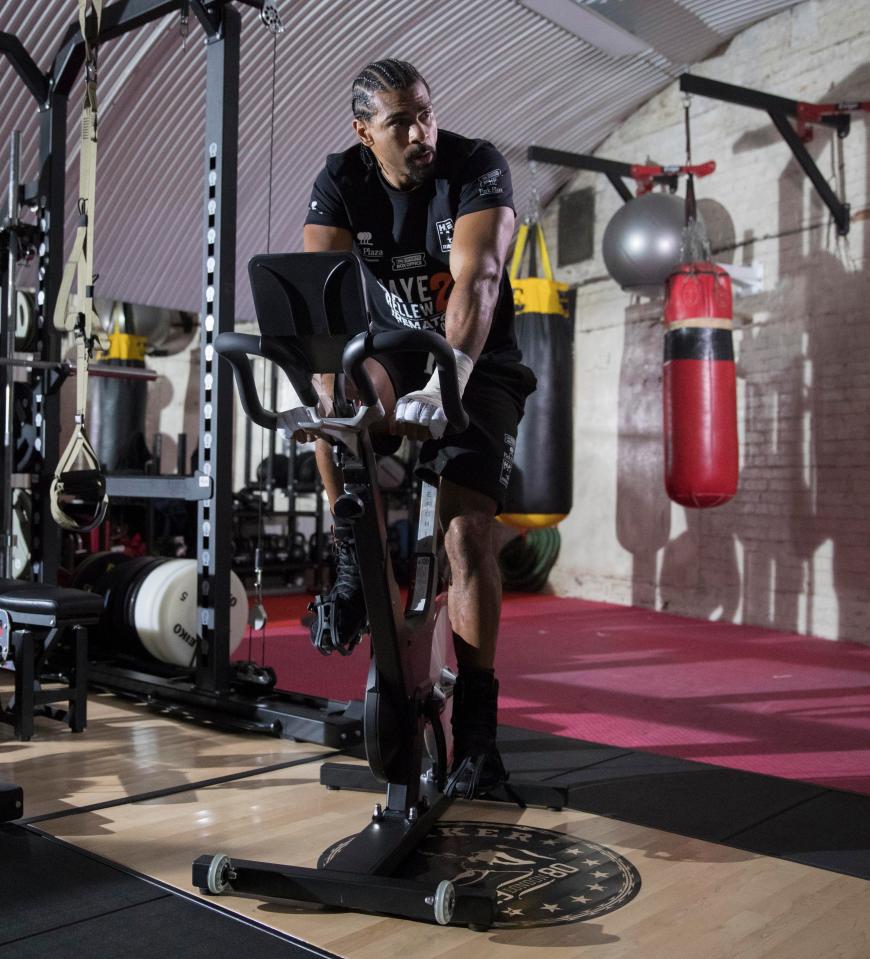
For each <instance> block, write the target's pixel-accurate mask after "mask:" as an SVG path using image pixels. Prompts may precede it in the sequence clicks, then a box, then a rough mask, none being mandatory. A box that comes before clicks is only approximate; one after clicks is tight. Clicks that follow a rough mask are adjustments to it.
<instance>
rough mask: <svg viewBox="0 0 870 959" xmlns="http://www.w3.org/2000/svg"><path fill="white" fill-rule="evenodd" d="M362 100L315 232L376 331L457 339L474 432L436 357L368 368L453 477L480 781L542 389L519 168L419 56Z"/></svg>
mask: <svg viewBox="0 0 870 959" xmlns="http://www.w3.org/2000/svg"><path fill="white" fill-rule="evenodd" d="M352 107H353V115H354V119H353V128H354V131H355V132H356V136H357V138H358V141H359V142H358V143H357V144H356V145H355V146H354V147H352V148H351V149H349V150H346V151H345V152H344V153H339V154H333V155H331V156H329V157H328V158H327V161H326V166H325V167H324V169H323V170H322V171H321V173H320V175H319V176H318V177H317V180H316V182H315V185H314V189H313V192H312V194H311V201H310V204H309V209H308V215H307V218H306V220H305V227H304V245H305V250H306V251H307V252H316V251H328V250H354V251H355V252H356V254H357V256H358V257H359V259H360V260H361V261H362V263H363V266H364V269H363V274H364V277H365V283H366V287H367V296H368V300H369V307H370V310H371V319H372V325H373V327H374V328H375V329H376V330H388V329H396V328H401V327H403V326H404V327H413V328H415V329H425V330H435V331H437V332H439V333H441V334H442V335H443V336H445V337H446V338H447V341H448V343H449V344H450V345H451V346H452V347H453V351H454V355H455V357H456V367H457V373H458V377H459V384H460V391H461V392H462V393H463V404H464V406H465V408H466V411H467V413H468V415H469V417H470V420H471V423H470V426H469V428H468V429H467V430H466V431H465V432H463V433H462V434H461V435H451V434H449V433H447V434H445V426H446V420H445V416H444V411H443V409H442V406H441V395H440V389H439V386H438V378H437V373H435V374H433V375H432V376H431V377H430V376H429V375H428V374H427V372H426V369H425V363H426V358H425V357H423V356H421V355H419V354H407V355H404V356H398V357H390V358H388V359H387V358H384V359H379V360H377V361H375V360H368V361H367V368H368V370H369V373H370V375H371V377H372V380H373V382H374V384H375V386H376V388H377V390H378V393H379V395H380V397H381V401H382V403H383V405H384V408H385V410H386V413H387V416H388V419H389V423H390V430H391V432H394V433H396V434H400V435H405V436H409V437H411V438H413V439H420V440H423V441H424V442H423V444H422V447H421V453H420V465H419V471H421V472H424V473H428V474H429V475H430V476H431V475H432V474H435V475H437V476H439V477H440V481H441V523H442V528H443V530H444V543H445V549H446V552H447V557H448V560H449V562H450V570H451V585H450V588H449V591H448V608H449V612H450V620H451V623H452V626H453V630H454V645H455V648H456V656H457V662H458V667H459V668H458V678H457V684H456V689H455V692H454V706H453V728H454V766H453V774H452V777H451V786H452V789H453V790H454V791H455V792H458V793H460V794H462V795H468V796H471V795H473V794H474V793H475V792H482V791H485V790H486V788H488V787H491V786H492V785H494V784H495V783H497V782H499V781H501V780H502V779H503V778H504V777H505V772H504V767H503V766H502V762H501V757H500V756H499V753H498V749H497V748H496V716H497V704H498V681H497V680H496V678H495V674H494V670H493V663H494V659H495V648H496V638H497V635H498V623H499V615H500V610H501V577H500V573H499V568H498V561H497V556H496V551H495V547H494V542H493V519H494V517H495V515H496V513H497V512H498V511H499V510H500V509H501V507H502V504H503V502H504V494H505V492H506V489H507V484H508V480H509V478H510V472H511V466H512V463H513V450H514V445H515V440H516V433H517V425H518V423H519V420H520V418H521V417H522V413H523V406H524V402H525V399H526V397H527V396H528V394H529V393H531V392H532V391H533V390H534V388H535V379H534V376H533V375H532V373H531V371H530V370H529V369H528V368H527V367H525V366H523V365H522V364H521V363H520V362H519V360H520V354H519V351H518V350H517V346H516V341H515V339H514V334H513V297H512V293H511V288H510V283H509V280H508V278H507V274H506V272H505V268H504V265H505V256H506V253H507V250H508V246H509V244H510V241H511V237H512V235H513V231H514V219H515V215H514V210H513V206H512V190H511V181H510V171H509V169H508V165H507V162H506V161H505V159H504V157H503V156H502V155H501V154H500V153H499V152H498V151H497V150H496V149H495V148H494V147H493V146H492V145H491V144H490V143H487V142H486V141H483V140H469V139H466V138H464V137H460V136H457V135H456V134H453V133H448V132H446V131H443V130H442V131H440V132H439V130H438V126H437V123H436V120H435V113H434V111H433V109H432V103H431V100H430V95H429V86H428V84H427V83H426V81H425V80H424V79H423V77H422V76H421V75H420V74H419V73H418V71H417V70H416V69H415V68H414V67H413V66H412V65H411V64H409V63H407V62H405V61H402V60H381V61H378V62H376V63H371V64H369V65H368V66H367V67H366V68H365V69H364V70H363V71H362V73H361V74H360V75H359V77H357V79H356V80H355V81H354V84H353V90H352ZM316 456H317V463H318V467H319V469H320V472H321V476H322V477H323V481H324V485H325V488H326V491H327V495H328V497H329V501H330V503H331V504H332V503H334V501H335V499H336V498H337V497H338V496H339V495H340V493H341V485H340V479H339V476H338V474H337V471H336V468H335V466H334V463H333V460H332V456H331V450H330V448H329V445H328V444H327V443H326V442H325V441H322V440H320V441H318V444H317V448H316ZM351 536H352V533H351V530H350V528H349V527H345V526H342V525H341V524H340V523H336V526H335V539H336V548H337V560H338V562H337V565H338V570H337V577H336V582H335V585H334V587H333V590H332V593H331V595H330V597H329V598H330V599H331V600H333V601H334V604H335V607H334V608H335V611H336V617H337V627H338V629H339V633H340V635H339V636H338V639H337V642H338V644H339V645H340V646H342V647H349V646H351V645H353V643H354V642H356V641H357V639H358V637H359V633H360V631H361V630H362V629H363V628H364V626H365V609H364V605H363V601H362V595H361V590H360V584H359V575H358V570H357V564H356V555H355V549H354V545H353V542H352V539H351ZM322 651H326V652H329V651H331V650H322Z"/></svg>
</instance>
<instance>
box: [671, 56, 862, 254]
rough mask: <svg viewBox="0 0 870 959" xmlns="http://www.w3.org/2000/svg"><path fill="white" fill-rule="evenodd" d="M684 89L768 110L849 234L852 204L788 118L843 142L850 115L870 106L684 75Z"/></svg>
mask: <svg viewBox="0 0 870 959" xmlns="http://www.w3.org/2000/svg"><path fill="white" fill-rule="evenodd" d="M680 90H682V91H683V92H684V93H695V94H697V95H698V96H702V97H708V98H710V99H711V100H722V101H724V102H725V103H736V104H738V105H739V106H744V107H753V108H754V109H756V110H764V111H765V112H766V113H767V114H768V116H769V117H770V119H771V120H772V121H773V124H774V126H775V127H776V128H777V130H779V132H780V135H781V136H782V138H783V139H784V140H785V142H786V143H787V144H788V146H789V148H790V149H791V152H792V153H793V154H794V158H795V159H796V160H797V161H798V163H799V164H800V165H801V169H802V170H803V171H804V173H806V175H807V176H808V177H809V178H810V181H811V182H812V184H813V186H814V187H815V188H816V192H817V193H818V194H819V196H820V197H821V199H822V202H823V203H824V204H825V206H826V207H827V208H828V209H829V210H830V211H831V215H832V216H833V218H834V222H835V223H836V224H837V232H838V233H839V234H840V236H845V235H846V234H847V233H848V232H849V204H848V203H842V202H841V201H840V199H839V197H838V196H837V195H836V193H834V191H833V190H832V189H831V187H830V184H829V183H828V181H827V180H826V179H825V177H824V176H823V175H822V173H821V171H820V170H819V168H818V167H817V166H816V162H815V160H813V158H812V157H811V156H810V154H809V151H808V150H807V148H806V147H805V146H804V143H803V139H802V137H801V135H800V133H799V132H798V131H797V130H795V128H794V127H793V126H792V125H791V123H790V122H789V119H788V118H789V117H794V118H795V119H796V120H797V121H798V122H799V124H805V123H819V124H822V125H823V126H829V127H833V128H834V129H835V130H836V131H837V136H838V137H840V138H841V139H842V138H843V137H846V136H848V135H849V128H850V122H851V117H850V114H851V113H852V112H854V111H856V110H868V109H870V103H830V104H813V103H802V102H801V101H799V100H789V99H787V98H786V97H777V96H773V95H772V94H770V93H762V92H760V91H758V90H748V89H746V87H738V86H734V85H733V84H731V83H720V82H719V81H718V80H708V79H707V78H706V77H698V76H695V75H694V74H691V73H684V74H682V76H681V77H680Z"/></svg>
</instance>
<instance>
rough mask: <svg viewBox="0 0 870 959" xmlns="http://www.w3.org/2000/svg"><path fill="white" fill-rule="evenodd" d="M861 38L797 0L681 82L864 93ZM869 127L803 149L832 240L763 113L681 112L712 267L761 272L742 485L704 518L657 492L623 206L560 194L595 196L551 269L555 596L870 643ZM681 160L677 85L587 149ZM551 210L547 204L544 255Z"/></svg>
mask: <svg viewBox="0 0 870 959" xmlns="http://www.w3.org/2000/svg"><path fill="white" fill-rule="evenodd" d="M868 41H870V26H868V23H867V21H866V17H865V16H864V15H863V13H862V11H861V5H856V4H852V3H850V2H848V0H809V2H806V3H803V4H800V5H798V6H796V7H794V8H792V9H791V10H790V11H787V12H785V13H782V14H780V15H778V16H776V17H773V18H770V19H768V20H766V21H764V22H762V23H760V24H757V25H756V26H754V27H752V28H750V29H749V30H747V31H745V32H744V33H743V34H741V35H739V36H738V37H736V38H735V39H734V40H732V41H731V43H729V44H728V45H727V46H725V47H724V48H722V49H721V50H720V51H719V52H718V54H717V55H716V56H714V57H711V58H710V59H708V60H706V61H704V62H703V63H701V64H698V65H696V66H695V67H694V68H693V71H694V72H695V73H696V74H698V75H701V76H707V77H710V78H712V79H716V80H721V81H724V82H727V83H734V84H739V85H742V86H746V87H749V88H752V89H756V90H762V91H765V92H768V93H772V94H777V95H780V96H784V97H788V98H792V99H803V100H809V101H815V102H829V101H836V100H845V99H861V100H870V63H867V51H868V50H870V42H868ZM868 133H870V131H868V121H867V117H866V115H863V114H858V115H856V117H855V119H854V120H853V127H852V132H851V134H850V136H849V137H848V138H846V139H845V140H843V141H838V140H837V139H836V137H835V136H834V135H832V134H831V133H830V132H829V131H827V130H820V129H818V128H817V132H816V134H815V138H814V140H813V142H812V143H811V144H810V147H809V148H810V150H811V152H812V154H813V156H814V157H815V159H816V162H817V163H818V165H819V168H820V170H821V171H822V173H823V174H824V175H825V176H826V177H827V178H828V180H829V182H830V183H831V184H832V186H833V187H834V188H835V190H836V191H837V192H838V194H841V195H842V191H843V189H844V187H845V195H846V200H847V201H848V202H849V203H850V204H851V207H852V214H853V222H852V226H851V231H850V234H849V236H848V238H847V240H846V241H844V240H843V239H841V238H838V237H837V235H836V231H835V229H834V228H833V226H832V225H831V222H830V216H829V214H828V211H827V209H826V208H825V207H824V206H823V204H822V203H821V202H820V201H819V200H818V198H817V196H816V193H815V191H814V190H813V188H812V186H811V184H810V182H809V180H808V179H807V178H806V177H805V176H804V174H803V173H802V171H801V170H800V168H799V166H798V165H797V163H796V162H795V161H794V159H793V158H792V155H791V153H790V151H789V149H788V147H787V146H786V145H785V143H784V141H783V140H782V139H781V137H780V136H779V134H778V133H777V132H776V130H775V128H774V127H773V125H772V123H771V122H770V120H769V119H768V117H767V115H766V114H765V113H763V112H761V111H758V110H752V109H748V108H745V107H738V106H732V105H730V104H725V103H720V102H718V101H713V100H706V99H702V98H700V97H695V98H694V99H693V103H692V144H693V155H694V159H695V161H696V162H700V161H703V160H706V159H710V158H714V159H715V160H716V162H717V164H718V169H717V172H716V173H715V174H714V175H713V176H711V177H708V178H706V179H703V180H700V181H698V183H697V184H696V192H697V195H698V197H699V198H700V199H703V200H704V201H705V203H706V204H707V205H708V206H709V204H710V202H711V201H715V202H716V203H717V204H721V207H724V209H725V210H726V211H727V214H728V217H730V221H731V223H730V224H729V226H731V227H733V237H734V239H735V240H736V246H735V247H734V248H733V249H731V250H726V251H723V252H721V253H720V254H719V255H718V256H716V257H715V259H718V260H719V261H722V262H725V261H729V262H735V263H740V264H747V265H748V264H754V265H758V266H760V267H761V269H762V270H763V278H764V280H763V289H762V291H761V292H759V293H755V294H752V295H744V296H740V297H738V298H737V300H736V301H735V311H736V323H735V329H736V332H735V337H734V339H735V350H736V355H737V369H738V402H739V411H738V419H739V429H740V442H741V479H740V488H739V492H738V494H737V496H736V497H735V499H734V500H732V501H731V502H730V503H728V504H727V505H725V506H722V507H719V508H717V509H712V510H686V509H683V508H682V507H679V506H676V505H675V504H672V503H670V501H669V500H668V499H667V497H666V495H665V492H664V486H663V481H662V473H663V455H662V440H661V352H662V329H661V323H660V316H661V303H660V302H656V301H654V300H649V299H645V298H641V297H632V296H630V295H629V294H627V293H625V292H623V291H622V290H620V289H619V287H618V286H617V285H616V283H614V282H613V281H612V280H610V279H609V278H607V277H606V270H605V268H604V263H603V260H602V259H601V253H600V251H601V237H602V234H603V232H604V228H605V227H606V225H607V223H608V221H609V219H610V217H611V216H612V215H613V214H614V213H615V212H616V210H617V209H618V208H619V207H620V205H621V200H620V198H619V197H618V195H617V194H616V192H615V191H614V190H613V188H612V186H611V185H610V184H609V183H608V181H607V180H606V179H605V178H604V177H603V176H596V175H594V174H585V173H584V174H578V175H577V176H576V177H575V178H574V180H573V181H572V183H571V184H570V185H569V186H568V187H567V189H568V190H573V189H579V188H581V187H585V186H591V187H593V188H594V189H595V191H596V196H595V209H596V222H595V249H596V254H595V256H594V257H593V258H592V259H591V260H589V261H586V262H584V263H579V264H575V265H571V266H567V267H563V268H561V269H560V270H559V271H558V273H559V278H560V279H563V280H565V281H567V282H570V283H573V284H576V285H577V288H578V290H577V292H578V296H577V309H576V377H575V391H576V392H575V430H576V435H575V457H576V469H575V489H574V511H573V513H572V514H571V516H570V517H569V518H568V519H567V520H566V521H565V522H564V523H563V524H562V527H561V531H562V537H563V548H562V553H561V556H560V559H559V563H558V565H557V567H556V569H555V570H554V574H553V577H552V584H553V587H554V588H555V589H556V591H557V592H559V593H562V594H566V595H575V596H583V597H586V598H590V599H604V600H612V601H615V602H619V603H632V604H636V605H640V606H647V607H654V608H658V609H667V610H669V611H671V612H674V613H678V614H684V615H688V616H701V617H705V618H711V619H726V620H730V621H734V622H745V623H753V624H758V625H765V626H772V627H775V628H778V629H784V630H796V631H799V632H807V633H812V634H815V635H818V636H824V637H830V638H842V639H852V640H858V641H861V642H870V629H868V617H870V589H868V585H870V481H868V478H867V474H868V472H870V281H868V277H867V272H866V267H867V260H868V249H870V246H868V234H870V216H868V203H870V200H868V149H867V144H868ZM546 145H549V146H553V147H558V146H559V144H558V142H557V141H554V142H553V143H551V144H546ZM683 150H684V132H683V116H682V97H681V94H680V93H679V90H678V89H677V84H676V83H672V84H671V85H670V86H669V87H668V88H667V89H666V90H665V91H664V92H663V93H662V94H660V95H658V96H656V97H655V98H653V99H652V100H650V101H649V102H648V103H647V104H645V105H644V106H643V107H642V108H641V109H640V110H638V111H637V112H636V113H635V114H634V115H632V116H630V117H628V118H627V119H626V120H625V122H624V123H623V124H622V125H621V127H620V128H619V129H618V130H617V131H616V132H615V133H614V134H613V135H612V136H611V137H610V138H609V139H608V140H606V141H605V142H604V143H603V144H602V145H601V147H600V148H599V149H598V150H597V151H596V153H597V155H599V156H602V157H608V158H612V159H615V160H621V161H625V162H640V161H643V160H645V159H646V158H647V157H652V158H653V159H654V160H655V161H656V162H661V163H679V162H682V161H683ZM556 217H557V204H556V203H552V204H551V205H550V207H549V208H548V209H547V211H546V213H545V227H546V230H547V236H548V241H549V243H550V247H551V250H553V251H555V249H556ZM727 232H728V231H727V230H726V231H719V230H717V231H716V233H715V234H714V240H715V239H716V235H719V236H724V235H725V233H727Z"/></svg>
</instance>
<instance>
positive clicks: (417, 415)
mask: <svg viewBox="0 0 870 959" xmlns="http://www.w3.org/2000/svg"><path fill="white" fill-rule="evenodd" d="M453 356H454V357H455V358H456V379H457V381H458V382H459V396H460V397H462V394H463V393H464V392H465V387H466V385H467V383H468V378H469V377H470V376H471V371H472V369H473V368H474V361H473V360H472V359H471V357H470V356H467V355H466V354H465V353H463V352H462V350H457V349H456V348H455V347H454V349H453ZM395 423H396V429H395V431H396V432H397V433H401V434H403V435H405V436H408V437H410V438H411V439H413V440H425V439H428V438H429V437H430V436H431V437H433V439H436V440H437V439H441V437H442V436H443V435H444V431H445V430H446V429H447V414H446V413H445V412H444V403H443V401H442V399H441V380H440V379H439V374H438V370H437V369H436V370H435V372H434V373H433V374H432V376H431V377H430V378H429V382H428V383H426V385H425V386H424V387H423V388H422V389H421V390H415V391H414V392H413V393H407V394H406V395H405V396H400V397H399V399H398V400H397V401H396V412H395Z"/></svg>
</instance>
